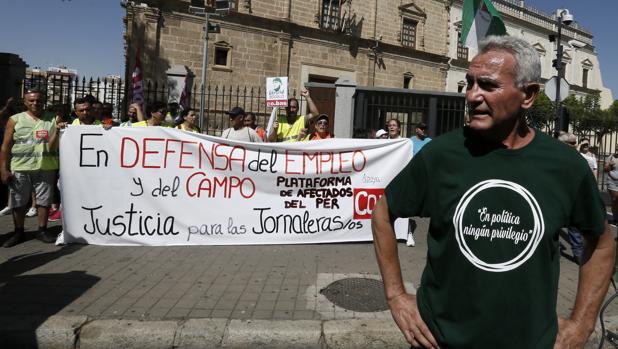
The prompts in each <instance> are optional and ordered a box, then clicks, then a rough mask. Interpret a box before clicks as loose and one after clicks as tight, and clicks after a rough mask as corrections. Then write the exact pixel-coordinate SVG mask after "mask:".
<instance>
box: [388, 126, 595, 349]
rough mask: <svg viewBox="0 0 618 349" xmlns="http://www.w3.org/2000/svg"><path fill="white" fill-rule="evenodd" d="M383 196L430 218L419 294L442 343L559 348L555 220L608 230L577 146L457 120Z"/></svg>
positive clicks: (401, 211) (396, 210)
mask: <svg viewBox="0 0 618 349" xmlns="http://www.w3.org/2000/svg"><path fill="white" fill-rule="evenodd" d="M386 197H387V199H388V205H389V210H390V214H391V216H394V217H411V216H422V217H430V218H431V221H430V226H429V234H428V237H427V245H428V252H427V265H426V266H425V269H424V271H423V276H422V279H421V285H420V287H419V289H418V291H417V303H418V307H419V311H420V312H421V316H422V317H423V319H424V321H425V322H426V323H427V325H428V326H429V328H430V329H431V332H432V333H433V335H434V336H435V337H436V339H437V340H438V343H439V344H440V347H441V348H457V349H463V348H474V349H482V348H488V349H489V348H492V349H495V348H501V349H505V348H513V349H515V348H517V349H521V348H526V349H533V348H534V349H541V348H543V349H545V348H547V349H550V348H552V347H553V344H554V341H555V337H556V333H557V329H558V327H557V316H556V297H557V290H558V278H559V259H560V253H559V249H558V233H559V229H560V228H561V227H565V226H575V227H577V228H579V229H580V230H581V231H582V233H584V234H594V235H599V234H602V233H603V230H604V220H605V207H604V204H603V202H602V200H601V197H600V195H599V191H598V188H597V185H596V182H595V180H594V177H593V176H592V173H591V171H590V169H589V168H588V165H587V164H586V161H584V159H583V158H582V157H581V156H580V155H579V154H577V152H576V151H574V150H573V149H571V148H569V147H568V146H567V145H565V144H562V143H560V142H558V141H557V140H554V139H552V138H551V137H549V136H547V135H545V134H542V133H540V132H538V131H537V132H536V134H535V136H534V138H533V140H532V141H531V142H530V143H529V144H528V145H527V146H525V147H523V148H521V149H516V150H509V149H504V148H498V147H496V146H495V145H493V146H492V145H490V144H488V143H484V141H483V140H481V139H480V138H479V137H478V136H477V135H475V134H474V133H473V131H471V130H469V129H459V130H456V131H453V132H450V133H448V134H445V135H443V136H441V137H439V138H437V139H435V140H433V141H432V142H430V143H429V144H427V145H426V146H425V147H424V148H423V151H422V152H419V153H418V154H417V155H416V156H415V157H414V158H413V159H412V160H411V161H410V163H409V164H408V165H407V166H406V167H405V168H404V169H403V170H402V171H401V172H400V173H399V174H398V175H397V177H396V178H395V179H393V181H392V182H391V183H390V184H389V185H388V187H387V188H386Z"/></svg>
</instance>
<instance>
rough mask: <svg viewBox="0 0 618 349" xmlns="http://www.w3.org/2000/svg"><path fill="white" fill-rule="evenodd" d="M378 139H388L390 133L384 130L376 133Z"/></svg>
mask: <svg viewBox="0 0 618 349" xmlns="http://www.w3.org/2000/svg"><path fill="white" fill-rule="evenodd" d="M376 139H388V132H386V131H385V130H383V129H379V130H378V131H376Z"/></svg>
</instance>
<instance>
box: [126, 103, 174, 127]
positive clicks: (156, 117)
mask: <svg viewBox="0 0 618 349" xmlns="http://www.w3.org/2000/svg"><path fill="white" fill-rule="evenodd" d="M166 114H167V106H166V104H165V103H163V102H158V101H157V102H153V103H152V104H150V105H148V115H150V118H148V120H143V121H139V122H134V123H133V124H132V125H131V127H148V126H163V127H168V125H167V124H166V123H165V115H166Z"/></svg>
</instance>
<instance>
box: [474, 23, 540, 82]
mask: <svg viewBox="0 0 618 349" xmlns="http://www.w3.org/2000/svg"><path fill="white" fill-rule="evenodd" d="M500 50H503V51H508V52H510V53H512V54H513V57H515V83H516V84H517V87H524V85H526V84H528V83H538V82H540V80H541V60H540V58H539V54H538V53H537V51H536V49H535V48H534V47H532V45H530V44H529V43H528V42H526V41H525V40H523V39H520V38H516V37H514V36H508V35H504V36H493V35H491V36H488V37H487V38H485V40H483V41H481V42H480V43H479V54H481V53H486V52H488V51H500Z"/></svg>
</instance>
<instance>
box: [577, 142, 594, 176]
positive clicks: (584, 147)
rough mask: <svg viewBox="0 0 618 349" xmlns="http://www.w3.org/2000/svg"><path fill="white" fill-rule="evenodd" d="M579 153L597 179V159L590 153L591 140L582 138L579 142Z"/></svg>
mask: <svg viewBox="0 0 618 349" xmlns="http://www.w3.org/2000/svg"><path fill="white" fill-rule="evenodd" d="M579 153H580V154H581V155H582V156H583V157H584V159H585V160H586V162H587V163H588V167H590V171H592V174H593V175H594V178H597V158H596V156H594V154H593V153H592V152H591V151H590V140H589V139H588V138H582V140H581V142H579Z"/></svg>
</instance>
